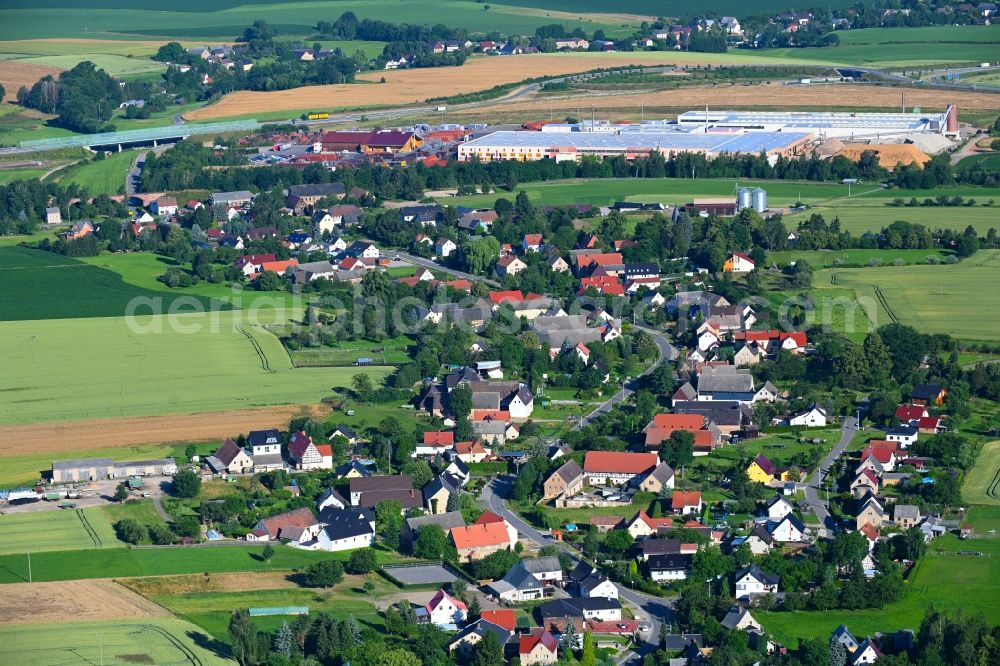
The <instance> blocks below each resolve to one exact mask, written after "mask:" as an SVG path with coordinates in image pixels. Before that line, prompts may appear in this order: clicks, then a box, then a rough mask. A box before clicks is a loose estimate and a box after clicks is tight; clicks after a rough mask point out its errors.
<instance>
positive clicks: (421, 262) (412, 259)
mask: <svg viewBox="0 0 1000 666" xmlns="http://www.w3.org/2000/svg"><path fill="white" fill-rule="evenodd" d="M389 254H397V255H399V258H400V259H401V260H403V261H406V262H408V263H411V264H416V265H417V266H423V267H424V268H429V269H431V270H432V271H441V272H442V273H447V274H449V275H454V276H455V277H459V278H465V279H466V280H469V281H470V282H485V283H486V284H488V285H489V286H491V287H499V286H500V283H499V282H497V281H496V280H490V279H488V278H484V277H481V276H479V275H472V274H471V273H463V272H462V271H459V270H455V269H454V268H448V267H446V266H442V265H441V264H439V263H437V262H436V261H431V260H430V259H424V258H423V257H417V256H414V255H412V254H407V253H406V252H397V251H395V250H393V251H390V252H389Z"/></svg>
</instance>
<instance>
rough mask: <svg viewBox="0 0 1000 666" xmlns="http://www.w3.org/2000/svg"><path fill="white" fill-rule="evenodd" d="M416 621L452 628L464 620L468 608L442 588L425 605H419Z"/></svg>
mask: <svg viewBox="0 0 1000 666" xmlns="http://www.w3.org/2000/svg"><path fill="white" fill-rule="evenodd" d="M416 611H417V622H423V623H425V624H426V623H429V624H434V625H437V626H438V627H442V628H453V627H455V625H457V624H461V623H462V622H464V621H465V618H466V617H467V616H468V614H469V609H468V607H467V606H466V605H465V603H463V602H462V601H459V600H458V599H456V598H455V597H453V596H451V595H450V594H448V593H447V592H445V591H444V590H443V589H441V590H438V591H437V594H435V595H434V596H433V597H432V598H431V600H430V601H429V602H427V605H426V606H419V607H417V609H416Z"/></svg>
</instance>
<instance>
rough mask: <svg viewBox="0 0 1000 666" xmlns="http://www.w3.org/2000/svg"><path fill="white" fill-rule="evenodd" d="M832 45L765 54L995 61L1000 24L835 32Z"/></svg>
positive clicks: (892, 61)
mask: <svg viewBox="0 0 1000 666" xmlns="http://www.w3.org/2000/svg"><path fill="white" fill-rule="evenodd" d="M837 36H838V37H840V45H839V46H836V47H833V48H805V49H772V50H769V51H764V53H765V54H766V55H768V56H771V57H774V58H777V59H783V58H784V57H786V56H792V57H795V58H810V59H815V60H817V61H821V62H829V61H835V62H842V63H850V64H852V65H865V66H881V67H911V66H914V65H940V64H945V63H972V62H974V63H976V64H978V63H979V62H982V61H993V60H996V54H997V48H996V46H997V42H998V41H1000V26H996V25H991V26H982V25H969V26H965V25H961V26H956V25H948V26H928V27H923V28H868V29H864V30H843V31H839V32H837Z"/></svg>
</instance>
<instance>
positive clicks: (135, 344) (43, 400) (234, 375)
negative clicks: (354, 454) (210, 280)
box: [0, 310, 391, 441]
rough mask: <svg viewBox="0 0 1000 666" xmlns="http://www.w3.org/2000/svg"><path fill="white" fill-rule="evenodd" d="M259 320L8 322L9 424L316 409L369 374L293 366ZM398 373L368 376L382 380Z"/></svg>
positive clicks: (5, 397) (1, 328)
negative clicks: (273, 407)
mask: <svg viewBox="0 0 1000 666" xmlns="http://www.w3.org/2000/svg"><path fill="white" fill-rule="evenodd" d="M249 314H250V313H248V312H246V311H241V312H238V313H237V312H235V311H227V312H215V313H198V314H184V315H176V316H170V315H158V316H153V317H143V318H139V319H137V320H135V321H132V320H130V319H128V318H126V317H104V318H92V319H72V320H64V321H49V322H44V323H41V322H37V321H36V322H29V321H23V322H4V323H0V337H2V338H3V339H4V340H5V341H6V342H7V347H6V350H5V358H4V364H5V372H4V375H3V378H2V379H0V396H2V397H0V423H3V424H17V423H31V422H38V421H59V420H74V419H84V418H88V419H90V418H111V417H125V416H145V415H163V414H182V413H197V412H210V411H223V410H229V409H246V408H252V407H260V406H267V405H283V404H304V403H315V402H317V401H318V400H319V399H321V398H323V397H325V396H328V395H330V392H331V391H332V390H333V389H334V388H335V387H342V386H347V385H349V384H350V380H351V377H352V376H353V375H354V374H356V373H357V372H359V371H360V370H359V369H357V368H351V367H347V368H293V367H292V364H291V361H290V359H289V357H288V354H287V353H286V352H285V350H284V348H283V347H282V346H281V342H280V341H279V340H278V338H277V337H275V336H273V335H271V334H270V333H268V332H266V331H265V330H263V328H261V327H260V326H259V325H255V324H253V323H252V321H251V320H252V316H250V317H248V315H249ZM288 314H291V313H285V312H284V311H278V310H276V311H272V312H270V313H268V316H269V317H270V316H275V317H282V316H287V315H288ZM274 321H275V320H274V319H269V320H268V321H266V322H261V323H272V322H274ZM130 323H131V325H130ZM136 324H137V325H136ZM112 341H113V342H112ZM390 370H391V368H387V367H380V366H375V367H370V368H366V369H365V370H364V371H363V372H366V373H368V374H369V375H370V376H371V377H372V379H373V380H375V381H376V382H378V381H380V380H381V379H383V378H384V377H385V376H386V375H387V374H389V372H390ZM147 441H148V440H147Z"/></svg>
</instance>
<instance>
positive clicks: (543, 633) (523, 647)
mask: <svg viewBox="0 0 1000 666" xmlns="http://www.w3.org/2000/svg"><path fill="white" fill-rule="evenodd" d="M558 653H559V641H557V640H556V637H555V636H553V635H552V634H551V633H550V632H549V631H548V630H547V629H542V628H540V627H535V628H534V629H532V630H531V632H530V633H528V634H524V635H522V636H521V637H520V638H519V639H518V645H517V654H518V657H519V658H520V662H521V666H533V665H534V664H554V663H556V658H557V656H558Z"/></svg>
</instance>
